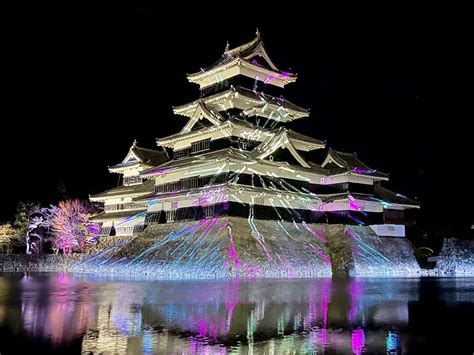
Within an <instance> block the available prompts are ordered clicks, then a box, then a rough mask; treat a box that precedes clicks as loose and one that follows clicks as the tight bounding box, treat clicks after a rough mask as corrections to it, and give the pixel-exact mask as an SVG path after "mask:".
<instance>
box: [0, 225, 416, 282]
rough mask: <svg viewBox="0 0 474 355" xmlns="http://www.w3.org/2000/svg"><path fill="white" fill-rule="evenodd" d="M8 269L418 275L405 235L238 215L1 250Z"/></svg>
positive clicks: (1, 264) (0, 265) (0, 264)
mask: <svg viewBox="0 0 474 355" xmlns="http://www.w3.org/2000/svg"><path fill="white" fill-rule="evenodd" d="M0 270H3V271H23V270H24V271H66V270H67V271H73V272H85V273H103V274H130V275H132V274H133V275H154V276H157V277H160V278H172V279H174V278H218V277H329V276H332V275H343V276H347V275H353V276H387V275H392V276H394V275H396V276H416V275H418V274H419V273H420V268H419V266H418V264H417V262H416V259H415V257H414V255H413V249H412V247H411V245H410V243H409V241H408V240H406V239H404V238H380V237H377V236H376V235H375V234H374V232H373V231H372V230H371V229H370V227H354V226H345V225H341V224H339V225H338V224H331V225H324V224H306V223H290V222H281V221H264V220H252V219H246V218H238V217H222V218H212V219H208V220H201V221H192V222H180V223H170V224H156V225H150V226H149V227H148V228H146V229H145V230H144V231H143V232H142V233H140V234H138V235H135V236H131V237H105V238H102V239H101V240H100V241H99V243H98V244H97V245H95V246H94V248H93V249H91V250H90V251H89V252H88V253H87V254H73V255H71V256H62V255H40V256H36V255H12V256H7V255H0Z"/></svg>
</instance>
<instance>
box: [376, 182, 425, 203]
mask: <svg viewBox="0 0 474 355" xmlns="http://www.w3.org/2000/svg"><path fill="white" fill-rule="evenodd" d="M374 192H375V195H376V196H377V197H379V198H381V199H383V200H385V201H388V202H391V203H396V204H401V205H414V206H419V205H420V202H418V201H415V200H412V199H410V198H408V197H406V196H404V195H401V194H398V193H396V192H393V191H391V190H389V189H387V188H385V187H383V186H382V185H381V184H375V185H374Z"/></svg>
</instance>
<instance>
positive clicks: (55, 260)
mask: <svg viewBox="0 0 474 355" xmlns="http://www.w3.org/2000/svg"><path fill="white" fill-rule="evenodd" d="M89 258H90V255H88V254H72V255H56V254H43V255H26V254H2V255H0V273H16V272H19V273H21V272H39V273H43V272H45V273H49V272H53V273H54V272H68V273H74V274H82V275H94V276H105V277H111V276H118V277H126V278H128V277H139V278H145V279H156V280H163V281H177V280H237V279H238V280H265V279H268V280H270V279H314V278H321V279H322V278H337V277H340V278H421V277H423V278H424V277H436V278H438V277H444V278H459V277H467V278H470V277H474V270H473V272H472V273H446V272H442V271H440V270H437V269H436V268H435V269H431V270H428V269H420V272H407V273H399V272H398V273H392V274H387V273H378V274H376V273H374V274H370V275H369V274H356V273H354V272H350V273H349V274H346V275H344V274H338V275H336V274H332V273H331V274H324V275H311V274H303V273H300V274H298V273H294V274H292V275H288V274H285V273H277V272H275V273H273V275H268V276H267V275H255V276H252V275H242V274H234V275H232V274H229V275H224V274H222V275H202V274H201V276H199V275H197V274H192V273H190V274H188V275H189V276H188V277H186V276H183V275H181V276H177V275H173V273H171V275H173V276H171V275H170V273H168V274H165V270H163V272H160V270H159V266H158V265H157V266H152V269H153V268H155V269H156V270H155V271H149V272H143V271H141V270H140V268H137V269H135V271H130V269H127V270H124V271H119V270H120V269H113V270H112V269H110V268H100V269H97V271H95V272H94V271H93V270H91V269H89V268H87V269H82V268H80V267H78V264H81V263H82V262H84V261H85V260H87V259H89ZM132 270H133V269H132Z"/></svg>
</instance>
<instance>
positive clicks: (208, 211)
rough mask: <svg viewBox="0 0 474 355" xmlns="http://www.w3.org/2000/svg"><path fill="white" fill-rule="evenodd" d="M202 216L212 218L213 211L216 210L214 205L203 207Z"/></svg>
mask: <svg viewBox="0 0 474 355" xmlns="http://www.w3.org/2000/svg"><path fill="white" fill-rule="evenodd" d="M203 209H204V216H205V217H206V218H211V217H212V216H214V211H215V209H216V206H215V205H212V206H204V208H203Z"/></svg>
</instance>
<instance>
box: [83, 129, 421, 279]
mask: <svg viewBox="0 0 474 355" xmlns="http://www.w3.org/2000/svg"><path fill="white" fill-rule="evenodd" d="M282 139H283V137H281V136H280V137H277V139H276V141H275V142H273V143H271V144H267V145H266V147H260V149H259V151H260V152H261V153H262V152H263V154H266V153H265V152H266V151H267V150H270V151H273V150H274V149H276V148H275V147H276V146H277V145H278V144H279V143H281V140H282ZM239 154H242V157H243V158H248V153H246V152H240V153H239ZM202 158H203V157H196V158H194V161H196V162H201V161H202ZM255 163H256V161H255V160H249V161H248V163H247V164H243V165H242V166H241V167H240V168H239V169H234V170H235V171H232V172H231V171H229V170H230V169H229V164H228V163H227V162H225V163H222V164H220V165H217V166H215V167H212V168H204V169H203V168H197V169H196V168H192V167H191V168H190V169H189V170H188V171H187V173H186V174H187V175H189V176H195V175H196V174H202V173H204V174H207V173H209V172H211V173H212V174H213V176H212V178H211V179H210V180H209V182H208V183H207V184H206V185H205V186H204V187H202V188H200V189H198V192H199V193H198V195H197V196H196V190H189V191H187V192H186V193H185V194H184V195H183V194H181V195H183V196H185V197H186V198H187V199H190V198H191V199H193V202H192V204H193V206H195V207H200V206H201V207H204V206H209V205H216V204H219V203H227V202H228V200H229V197H232V198H233V199H234V200H236V201H241V200H240V199H239V198H238V196H237V194H241V193H242V192H243V190H242V189H241V188H240V190H239V186H240V185H238V181H239V176H240V175H241V174H243V173H244V172H249V173H251V174H253V176H254V178H253V181H258V182H259V184H260V186H262V188H261V189H259V190H255V191H254V192H253V193H252V192H250V193H251V194H250V197H251V202H250V203H249V204H248V205H247V206H248V210H249V215H248V217H247V227H245V226H242V221H243V220H244V219H242V220H241V221H239V219H236V218H231V217H226V216H221V215H219V212H218V211H216V212H215V213H214V214H213V215H212V216H211V217H209V218H208V219H201V220H200V221H193V222H186V223H175V224H174V225H169V227H168V228H170V227H171V228H173V229H175V230H174V231H173V230H171V231H170V232H169V233H168V234H166V235H163V236H161V235H160V230H159V227H157V228H158V229H157V230H156V234H155V235H151V237H153V239H154V240H156V242H154V243H152V244H150V245H148V246H147V247H143V248H141V250H140V252H137V253H131V252H129V251H127V245H124V244H123V243H118V244H117V245H115V246H112V247H110V248H108V249H106V250H104V251H103V252H101V253H99V254H97V255H94V256H92V257H90V258H89V259H86V260H84V261H82V262H81V263H79V264H77V265H76V266H75V269H76V270H83V271H93V272H101V271H107V272H117V273H145V274H152V275H157V276H160V277H169V278H174V277H178V278H181V277H184V278H194V277H241V276H243V277H261V276H272V277H308V276H327V275H330V274H331V268H332V262H331V259H330V257H329V253H328V245H327V244H328V239H327V236H325V232H324V231H323V229H322V228H321V226H320V225H319V226H317V227H316V226H315V225H312V224H310V223H309V222H307V221H305V218H303V216H302V215H301V214H300V213H299V212H298V210H297V209H298V208H302V209H306V210H310V211H312V213H315V214H317V213H320V212H319V211H320V210H321V209H320V208H319V207H321V206H324V203H323V202H322V201H321V199H320V198H319V197H318V196H316V195H315V194H313V193H308V191H307V190H306V191H305V189H304V188H301V187H296V186H294V185H293V184H291V183H289V182H288V181H287V180H285V179H282V178H280V177H279V176H278V175H276V174H274V173H269V172H266V171H262V172H260V171H258V170H255V169H253V168H251V167H250V166H252V165H254V164H255ZM287 169H289V168H287ZM289 170H291V169H289ZM227 171H229V173H228V174H229V176H228V182H227V183H224V184H222V183H220V184H218V185H216V179H217V177H218V176H219V175H220V174H221V173H223V172H227ZM162 172H163V174H166V173H167V172H166V169H165V170H162ZM298 176H299V175H298ZM299 178H300V179H303V180H304V179H305V177H304V176H299ZM229 186H233V187H235V188H234V189H233V190H228V187H229ZM229 191H234V192H235V193H230V194H229ZM271 191H281V192H286V193H287V194H284V193H282V194H281V195H279V196H280V197H271V198H269V202H270V204H271V206H272V208H273V211H274V212H275V214H276V215H277V216H278V218H279V220H277V221H276V223H275V226H276V227H277V230H276V231H275V229H274V228H269V224H273V223H274V222H271V221H262V220H258V219H256V218H255V206H256V205H257V201H259V200H260V199H262V198H266V195H267V193H269V192H271ZM177 193H178V192H174V193H172V194H163V195H158V196H154V197H153V198H152V199H150V200H149V201H148V205H149V206H157V205H158V204H159V203H160V201H161V200H162V198H165V197H169V196H172V195H174V196H176V197H177V196H178V195H176V194H177ZM246 193H249V191H248V190H246ZM288 194H291V195H288ZM173 203H174V206H175V208H179V200H178V199H177V200H175V201H173ZM241 203H242V204H243V202H242V201H241ZM318 204H319V207H318ZM347 204H348V205H347V206H348V208H349V209H350V210H352V211H355V212H359V213H360V215H361V216H364V215H366V213H365V212H364V211H363V208H362V206H361V205H360V204H359V202H358V200H356V199H355V198H353V197H352V196H350V195H349V199H348V202H347ZM276 206H283V207H280V208H282V209H283V210H284V212H285V214H286V216H287V217H286V219H284V218H283V217H282V215H281V214H280V212H279V209H277V208H276ZM326 213H334V214H335V215H337V214H343V215H344V216H346V217H349V218H351V219H352V220H353V221H354V222H356V223H357V224H360V225H363V221H361V220H360V219H358V218H357V217H356V215H354V214H346V213H344V212H341V211H333V212H328V211H326ZM288 216H289V219H290V220H291V221H292V222H288V221H287V220H288ZM143 217H144V215H143V213H140V214H137V215H135V216H132V217H130V218H128V219H126V220H125V221H123V222H122V223H128V222H130V221H133V220H134V219H136V218H143ZM239 223H240V225H239ZM164 228H165V229H166V227H164ZM234 229H235V231H234ZM364 233H365V234H367V236H365V235H364ZM346 234H347V236H348V237H349V238H350V239H351V251H352V255H353V258H354V260H355V267H354V270H353V273H354V274H357V275H360V274H363V275H380V274H387V275H393V274H407V273H416V272H417V268H416V267H415V266H414V265H412V264H411V265H410V267H408V268H407V267H406V262H405V261H406V260H404V262H403V263H401V264H400V265H398V267H395V268H394V267H393V263H394V261H393V260H396V259H393V260H392V261H391V257H393V256H394V255H393V253H388V255H387V256H386V255H385V254H386V253H384V252H381V251H380V250H379V249H380V245H382V244H383V243H382V242H381V241H380V240H377V243H378V244H377V245H374V243H373V240H372V239H373V235H369V234H368V233H367V231H366V230H361V233H358V232H357V231H355V230H354V229H351V228H347V230H346ZM275 235H277V236H278V237H275ZM249 237H250V238H251V239H249ZM275 238H277V239H275ZM249 243H250V244H249ZM407 259H409V256H408V255H407ZM362 265H364V266H362ZM367 265H371V266H370V267H369V268H367V269H366V271H364V270H363V269H364V268H365V267H366V266H367ZM404 268H405V269H404ZM367 270H370V271H367ZM402 271H403V272H402Z"/></svg>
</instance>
